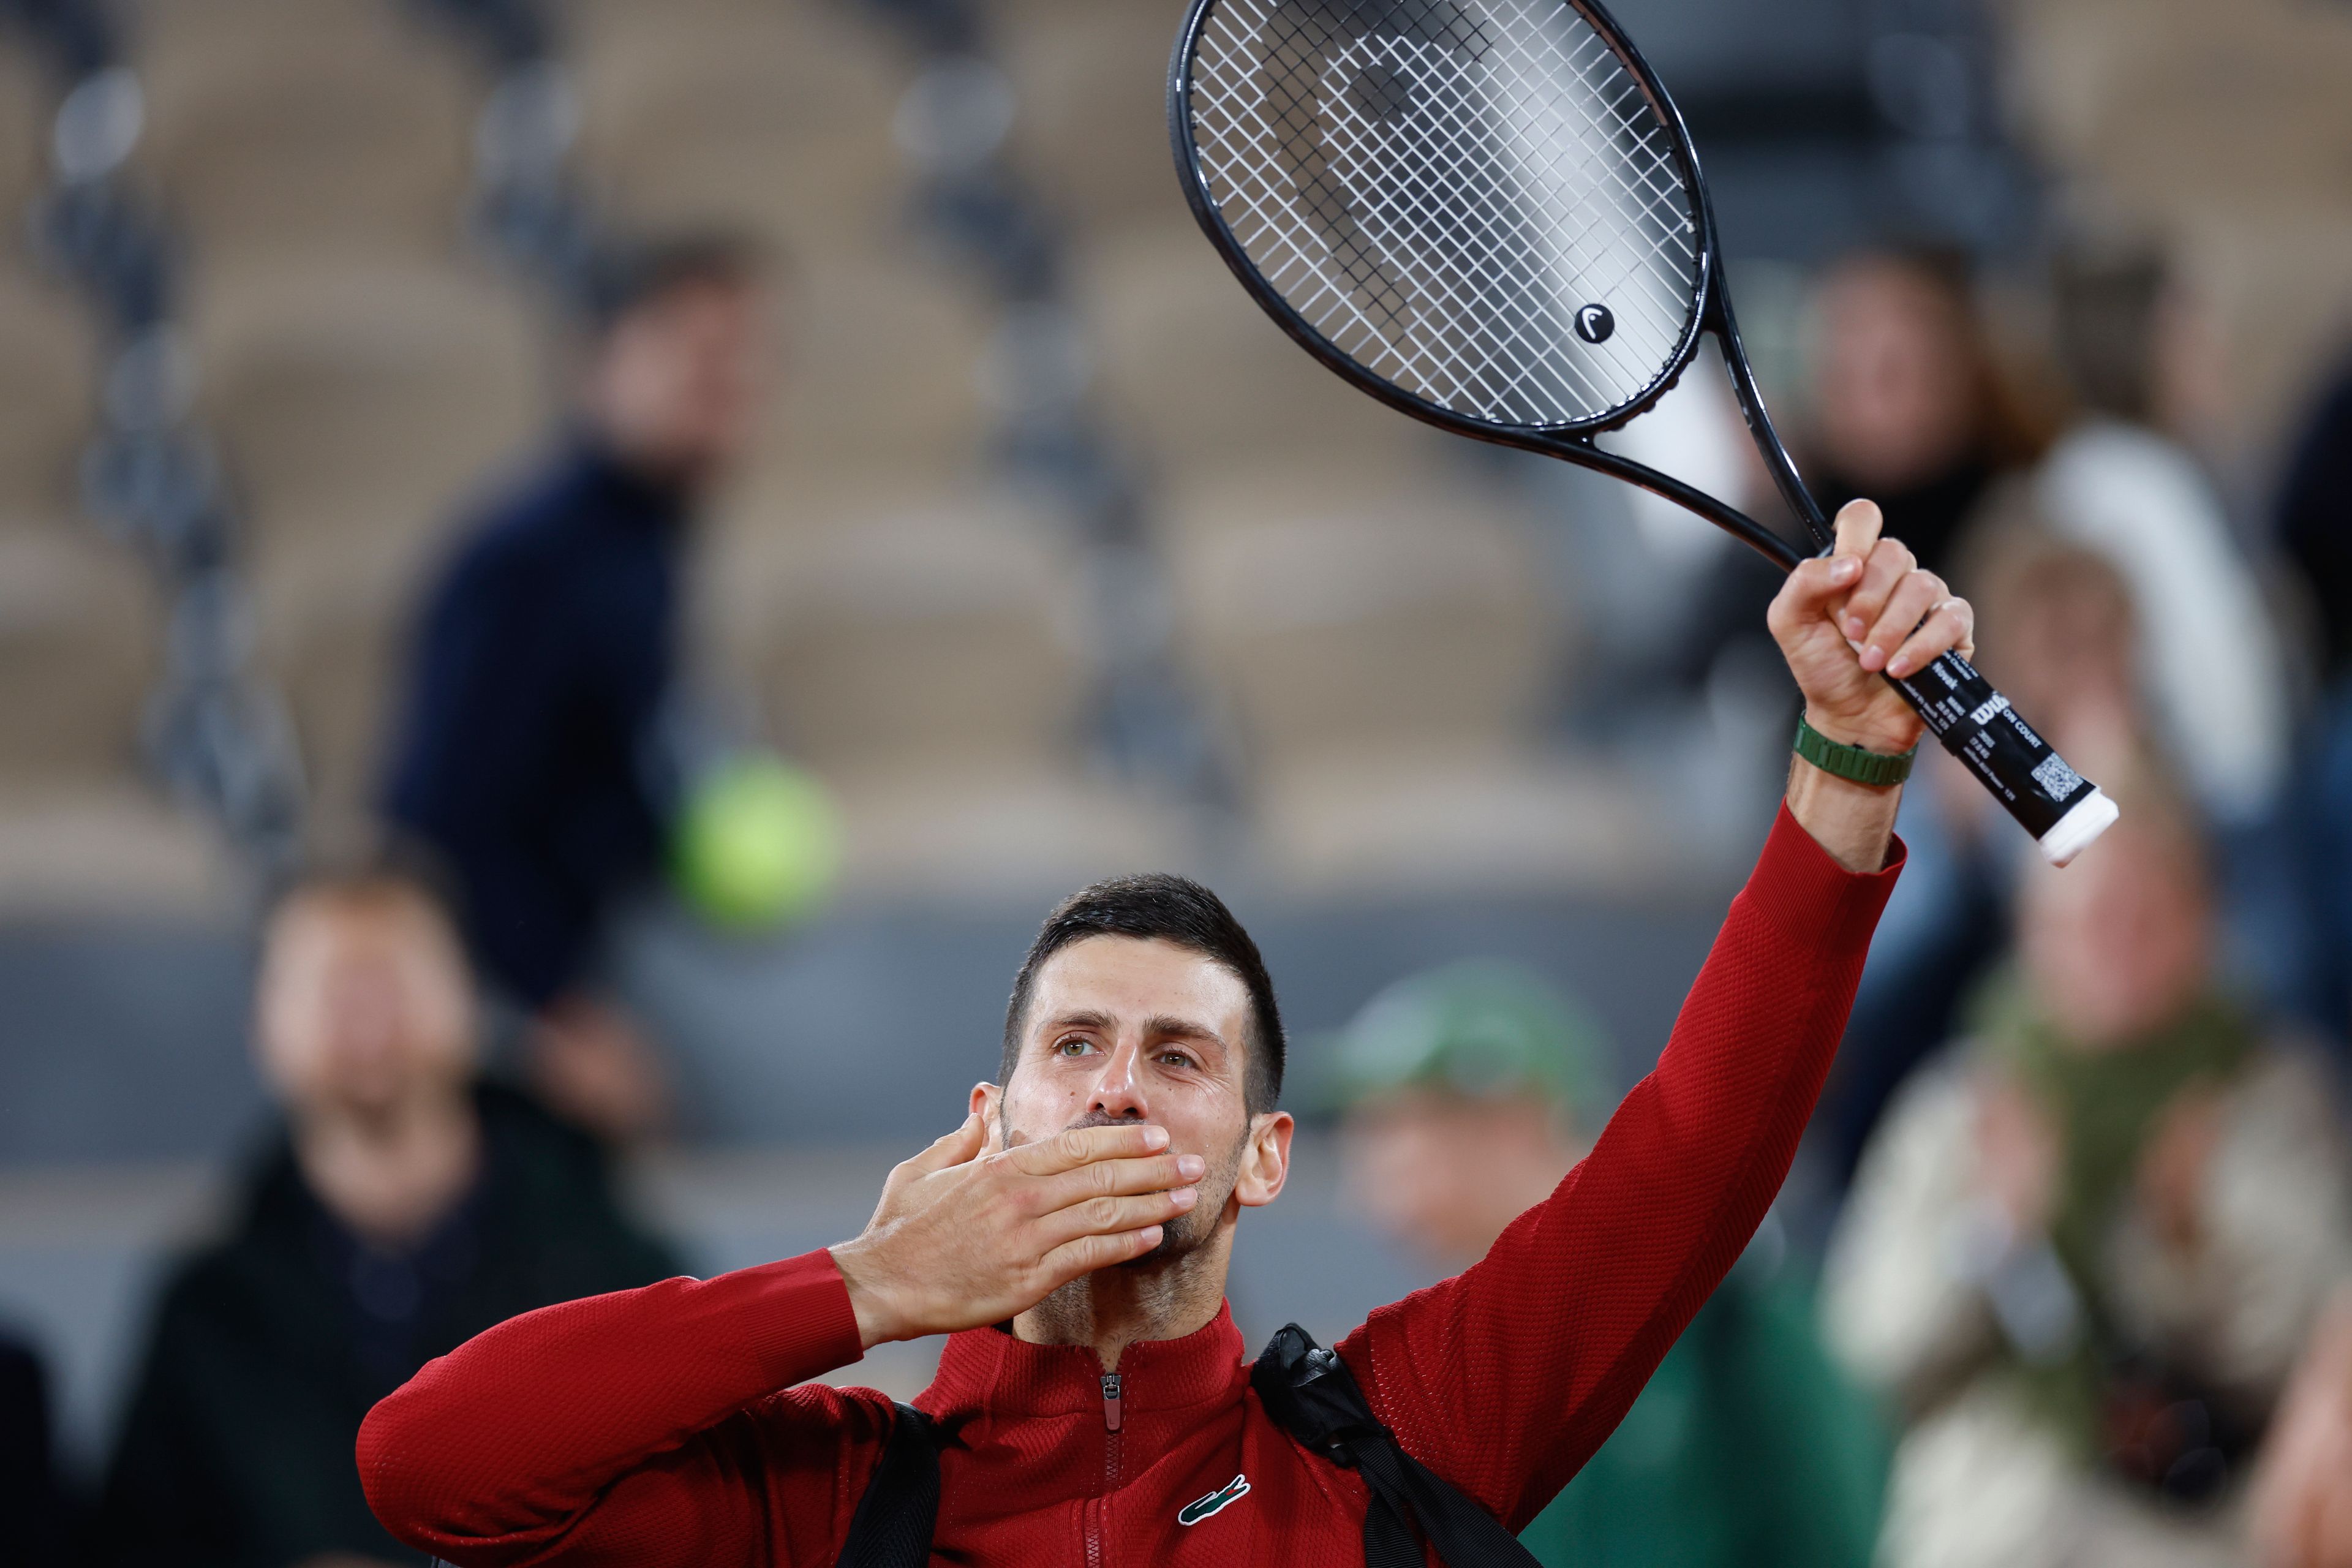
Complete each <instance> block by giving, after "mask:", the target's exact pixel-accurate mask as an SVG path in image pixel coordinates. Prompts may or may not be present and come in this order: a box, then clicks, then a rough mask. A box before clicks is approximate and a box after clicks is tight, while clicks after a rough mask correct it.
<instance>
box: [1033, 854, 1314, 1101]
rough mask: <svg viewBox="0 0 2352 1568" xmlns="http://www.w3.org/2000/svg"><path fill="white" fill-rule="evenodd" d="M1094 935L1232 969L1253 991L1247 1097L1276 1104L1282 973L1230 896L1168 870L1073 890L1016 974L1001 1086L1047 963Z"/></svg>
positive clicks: (1245, 1064)
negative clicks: (1274, 972) (1277, 981)
mask: <svg viewBox="0 0 2352 1568" xmlns="http://www.w3.org/2000/svg"><path fill="white" fill-rule="evenodd" d="M1090 936H1126V937H1134V938H1136V939H1138V940H1139V941H1153V940H1157V941H1160V942H1174V943H1175V944H1176V945H1177V946H1179V947H1182V948H1189V949H1191V950H1192V952H1197V953H1200V954H1201V955H1202V956H1203V957H1205V958H1209V959H1212V960H1214V961H1215V962H1216V963H1221V964H1223V966H1224V967H1225V968H1226V969H1228V970H1230V971H1231V972H1232V973H1233V974H1234V978H1235V979H1237V980H1239V981H1240V982H1241V983H1242V985H1243V988H1244V989H1245V990H1246V991H1248V993H1249V999H1250V1027H1249V1038H1248V1039H1247V1040H1245V1041H1244V1043H1243V1064H1242V1103H1243V1106H1244V1109H1245V1110H1247V1111H1248V1113H1249V1114H1250V1115H1253V1116H1255V1115H1256V1114H1258V1113H1259V1112H1260V1111H1265V1110H1273V1109H1274V1107H1275V1103H1276V1101H1277V1100H1280V1099H1281V1098H1282V1059H1283V1048H1284V1047H1283V1035H1282V1012H1281V1009H1280V1008H1278V1007H1277V1006H1276V1005H1275V1000H1274V979H1273V977H1272V976H1271V975H1269V974H1267V973H1266V972H1265V959H1263V958H1261V957H1259V956H1258V951H1257V943H1255V942H1252V941H1251V940H1250V934H1249V932H1248V931H1244V930H1243V929H1242V922H1241V921H1237V920H1235V919H1234V912H1233V911H1232V910H1229V909H1227V908H1225V904H1224V900H1222V899H1220V898H1218V897H1217V895H1216V894H1214V893H1213V892H1211V891H1209V889H1206V888H1204V887H1202V886H1201V884H1200V883H1198V882H1195V881H1192V880H1191V879H1187V878H1183V877H1177V876H1171V875H1169V874H1168V873H1166V872H1160V871H1155V872H1149V873H1146V874H1144V875H1142V876H1137V877H1113V878H1111V879H1109V880H1108V881H1103V882H1097V883H1096V884H1095V885H1094V886H1093V887H1091V888H1085V889H1080V890H1079V891H1077V892H1075V893H1072V894H1071V895H1070V896H1069V897H1068V898H1066V899H1064V900H1062V901H1061V903H1060V904H1059V905H1058V906H1056V907H1055V910H1054V912H1053V913H1052V914H1049V915H1047V916H1046V917H1045V924H1044V925H1043V926H1041V927H1039V928H1038V931H1037V939H1036V940H1035V941H1034V942H1031V943H1030V944H1029V956H1028V957H1026V958H1024V959H1023V960H1022V961H1021V973H1019V974H1017V975H1015V976H1014V977H1013V999H1012V1001H1011V1002H1009V1003H1007V1004H1006V1005H1005V1008H1004V1059H1003V1062H1002V1063H1001V1064H1000V1065H999V1067H998V1069H997V1082H998V1083H999V1084H1000V1085H1003V1084H1009V1083H1011V1082H1012V1081H1013V1068H1014V1066H1015V1065H1016V1064H1017V1063H1018V1062H1019V1061H1020V1059H1021V1032H1022V1029H1023V1028H1024V1026H1025V1025H1026V1023H1027V1021H1028V1013H1029V997H1030V994H1031V993H1032V992H1033V991H1034V990H1035V989H1036V985H1037V972H1038V971H1039V970H1040V969H1043V968H1044V967H1045V961H1046V960H1047V959H1049V958H1051V957H1053V956H1054V955H1055V953H1057V952H1061V951H1062V949H1064V948H1066V947H1067V946H1069V945H1070V944H1071V943H1072V942H1082V941H1084V940H1085V939H1086V938H1087V937H1090Z"/></svg>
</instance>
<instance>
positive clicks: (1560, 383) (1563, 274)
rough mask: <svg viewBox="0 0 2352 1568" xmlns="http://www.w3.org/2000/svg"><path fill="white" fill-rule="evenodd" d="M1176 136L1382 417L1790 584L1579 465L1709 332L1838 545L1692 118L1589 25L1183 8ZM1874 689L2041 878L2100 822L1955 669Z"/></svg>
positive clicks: (1361, 11) (1746, 412) (1325, 9)
mask: <svg viewBox="0 0 2352 1568" xmlns="http://www.w3.org/2000/svg"><path fill="white" fill-rule="evenodd" d="M1168 130H1169V136H1170V139H1171V142H1173V144H1174V148H1175V153H1176V166H1177V171H1178V174H1180V175H1181V178H1182V181H1183V185H1184V195H1185V199H1186V200H1187V201H1189V202H1190V203H1191V204H1192V213H1193V216H1195V217H1197V218H1198V219H1200V223H1201V227H1202V229H1203V230H1204V231H1205V232H1206V233H1207V235H1208V237H1209V239H1210V242H1211V243H1212V244H1213V245H1214V246H1215V247H1217V250H1218V253H1219V254H1220V255H1222V256H1223V258H1225V261H1226V264H1227V265H1228V266H1230V267H1232V268H1233V269H1234V276H1235V277H1237V278H1239V279H1241V281H1242V285H1243V287H1244V288H1245V289H1248V290H1249V292H1250V295H1251V297H1252V298H1253V299H1255V300H1257V302H1258V303H1259V304H1260V305H1262V306H1264V307H1265V311H1266V313H1267V314H1268V315H1270V316H1272V317H1273V318H1274V319H1275V321H1276V322H1277V323H1278V324H1279V325H1280V326H1281V327H1282V329H1283V330H1284V331H1287V332H1288V333H1289V334H1290V335H1291V336H1292V337H1293V338H1296V339H1297V341H1298V342H1299V343H1300V344H1302V345H1303V346H1304V347H1305V348H1306V349H1307V352H1308V353H1312V354H1314V355H1315V357H1316V358H1318V359H1319V360H1321V361H1322V362H1323V363H1325V364H1327V365H1328V366H1329V367H1330V368H1331V369H1333V370H1334V371H1337V372H1338V373H1339V374H1340V375H1342V376H1344V377H1346V378H1347V379H1348V380H1349V381H1350V382H1353V383H1354V384H1356V385H1357V386H1359V387H1361V388H1362V389H1363V390H1364V391H1366V392H1369V393H1370V394H1371V395H1373V396H1374V397H1377V398H1379V399H1380V400H1381V402H1383V403H1386V404H1389V405H1391V406H1393V407H1396V408H1400V409H1402V410H1403V411H1404V412H1405V413H1407V414H1410V415H1412V416H1414V417H1415V418H1417V419H1423V420H1426V421H1428V422H1429V423H1430V424H1432V425H1435V426H1439V427H1440V428H1442V429H1446V430H1451V431H1453V432H1454V433H1455V434H1457V435H1463V436H1470V437H1476V438H1477V439H1479V440H1483V441H1493V442H1497V443H1500V444H1501V445H1504V446H1507V447H1521V448H1524V449H1526V450H1528V451H1531V452H1541V453H1543V454H1545V455H1546V456H1548V457H1553V458H1564V459H1566V460H1567V461H1569V462H1571V463H1578V464H1580V465H1582V466H1583V467H1585V468H1595V469H1598V470H1600V471H1601V472H1602V473H1605V474H1612V475H1614V476H1616V477H1617V478H1619V479H1625V480H1629V481H1631V482H1632V483H1633V484H1637V485H1640V486H1641V487H1643V489H1648V490H1651V491H1654V493H1656V494H1658V495H1661V496H1664V497H1665V498H1666V499H1667V500H1672V501H1675V502H1676V503H1677V504H1679V505H1681V506H1684V507H1687V508H1688V509H1689V510H1692V511H1694V512H1696V513H1697V514H1698V515H1699V516H1701V517H1703V518H1705V519H1706V520H1707V521H1709V522H1712V523H1714V524H1716V525H1717V527H1719V528H1722V529H1725V530H1727V531H1729V532H1730V533H1732V534H1733V535H1734V536H1735V537H1737V538H1738V539H1739V540H1740V541H1741V542H1743V543H1746V544H1748V545H1749V546H1751V547H1753V548H1754V549H1756V550H1758V551H1759V552H1762V553H1763V554H1764V555H1765V556H1766V557H1767V558H1769V560H1771V561H1773V562H1774V563H1777V564H1779V565H1780V568H1781V569H1782V570H1783V571H1787V570H1791V569H1793V568H1794V567H1795V566H1796V565H1797V564H1798V563H1799V562H1801V560H1803V559H1804V554H1803V553H1802V552H1800V551H1799V549H1798V548H1797V547H1796V546H1795V545H1793V544H1791V543H1790V542H1788V541H1787V540H1785V539H1783V538H1781V537H1780V535H1779V534H1777V533H1775V532H1774V531H1772V530H1770V529H1769V528H1766V527H1764V526H1763V525H1761V524H1760V523H1759V522H1757V521H1755V520H1754V519H1753V518H1750V517H1748V516H1747V515H1746V514H1745V513H1743V512H1741V511H1739V510H1738V509H1737V508H1734V507H1731V506H1728V505H1726V504H1725V503H1724V502H1723V501H1721V500H1717V499H1716V498H1715V497H1713V496H1710V495H1707V494H1706V493H1705V492H1703V491H1701V490H1697V489H1693V488H1692V487H1690V486H1688V485H1685V484H1684V483H1682V482H1681V481H1680V480H1678V479H1675V478H1673V477H1672V476H1671V475H1667V474H1664V473H1661V472H1659V471H1658V470H1657V469H1655V468H1649V467H1646V466H1645V465H1643V464H1641V463H1637V462H1634V461H1633V460H1631V459H1629V458H1623V457H1621V456H1618V455H1617V454H1615V453H1612V452H1607V451H1604V450H1602V449H1601V447H1599V446H1598V445H1596V444H1595V442H1594V437H1597V436H1600V435H1601V434H1603V433H1604V432H1607V431H1610V430H1614V429H1616V428H1618V427H1619V426H1622V425H1624V424H1625V423H1627V422H1628V421H1630V420H1632V419H1633V418H1635V417H1637V416H1640V415H1642V414H1643V413H1645V412H1647V411H1648V410H1649V409H1650V408H1652V407H1653V406H1654V405H1656V403H1657V401H1658V399H1659V398H1661V397H1663V396H1664V395H1665V394H1666V393H1667V391H1668V390H1669V389H1671V388H1672V387H1673V386H1674V384H1675V381H1676V380H1677V379H1678V378H1679V377H1680V376H1681V375H1682V374H1683V372H1684V371H1685V369H1687V368H1688V367H1689V365H1690V363H1691V360H1692V358H1693V356H1695V355H1696V353H1697V352H1698V346H1699V339H1700V337H1701V336H1702V335H1703V334H1707V333H1712V334H1713V335H1714V337H1715V338H1716V340H1717V342H1718V344H1719V345H1720V346H1721V349H1722V353H1723V363H1724V364H1725V366H1726V367H1727V369H1728V371H1729V373H1730V376H1731V384H1732V390H1733V392H1734V393H1735V394H1736V395H1738V400H1739V406H1740V411H1741V413H1742V415H1743V416H1745V417H1746V419H1747V422H1748V432H1749V434H1750V435H1752V436H1753V437H1755V441H1756V446H1757V449H1758V450H1759V452H1761V453H1762V454H1763V458H1764V464H1765V467H1766V468H1768V469H1769V470H1770V472H1771V475H1772V479H1773V481H1774V483H1775V484H1776V485H1777V486H1778V487H1779V489H1780V494H1781V495H1782V496H1783V497H1784V498H1785V499H1786V500H1787V501H1788V504H1789V509H1790V511H1792V512H1793V513H1794V514H1795V515H1796V516H1797V517H1798V519H1800V520H1801V521H1802V522H1803V524H1804V527H1805V531H1806V532H1807V534H1808V535H1810V537H1811V543H1812V546H1813V547H1814V549H1815V550H1817V551H1818V550H1826V549H1828V548H1829V547H1830V546H1831V545H1832V542H1833V539H1834V536H1833V533H1832V529H1831V524H1830V520H1829V518H1828V517H1827V516H1826V515H1824V513H1823V512H1822V508H1821V504H1820V503H1819V502H1818V501H1816V500H1814V499H1813V497H1812V494H1811V492H1810V491H1809V490H1807V489H1805V484H1804V480H1803V479H1801V477H1800V476H1799V475H1798V473H1797V468H1796V465H1795V464H1794V463H1792V462H1791V461H1790V458H1789V453H1788V449H1787V448H1786V447H1783V446H1782V445H1781V444H1780V437H1778V436H1776V435H1774V434H1773V430H1772V421H1771V419H1770V418H1769V416H1767V415H1766V414H1765V411H1764V404H1763V400H1762V398H1761V397H1760V396H1759V395H1758V393H1757V390H1756V378H1755V375H1754V374H1753V373H1752V372H1751V371H1750V370H1749V368H1748V356H1747V354H1746V353H1745V352H1744V351H1743V350H1742V349H1741V347H1740V343H1739V330H1738V326H1737V325H1735V324H1734V322H1733V321H1732V315H1731V299H1730V296H1729V294H1728V293H1727V291H1726V289H1725V288H1724V278H1723V261H1722V255H1721V251H1720V249H1719V247H1718V246H1717V240H1716V233H1715V216H1714V213H1713V211H1712V210H1711V207H1710V205H1709V203H1708V200H1707V194H1706V184H1705V182H1703V181H1702V180H1701V179H1700V177H1699V170H1698V160H1697V158H1696V155H1695V154H1694V153H1692V151H1691V144H1690V137H1689V134H1688V133H1687V132H1685V130H1684V128H1683V122H1682V117H1681V115H1680V114H1678V113H1677V112H1676V111H1675V106H1674V104H1673V101H1672V100H1669V99H1668V98H1667V97H1666V92H1665V89H1664V87H1662V86H1660V85H1659V82H1658V79H1657V78H1656V76H1655V75H1654V73H1653V72H1652V71H1651V69H1650V68H1649V67H1648V65H1647V64H1645V63H1644V62H1643V59H1642V57H1641V55H1640V54H1639V53H1637V52H1636V51H1635V49H1634V47H1633V44H1632V43H1631V42H1630V41H1628V40H1627V38H1626V37H1625V35H1624V34H1623V33H1622V31H1621V30H1619V28H1618V26H1617V24H1616V23H1615V22H1614V21H1612V19H1611V18H1610V16H1609V15H1608V13H1607V12H1605V11H1604V10H1602V9H1601V6H1600V5H1598V4H1596V3H1594V0H1193V5H1192V10H1191V13H1190V14H1189V15H1188V16H1186V17H1185V19H1184V26H1183V30H1182V31H1181V33H1180V34H1179V35H1178V36H1177V39H1176V51H1175V56H1174V58H1173V59H1172V60H1171V62H1170V64H1169V68H1168ZM1889 679H1890V680H1891V681H1892V684H1893V685H1894V686H1895V689H1897V690H1898V691H1900V692H1901V693H1902V694H1903V697H1904V700H1906V701H1907V702H1909V703H1910V704H1911V706H1912V707H1913V708H1914V709H1916V710H1918V713H1919V715H1920V717H1921V718H1922V719H1923V720H1925V721H1926V722H1927V728H1928V730H1929V731H1931V732H1933V733H1934V734H1935V736H1936V738H1937V740H1938V741H1940V742H1942V743H1943V745H1944V748H1945V749H1946V750H1947V751H1948V752H1951V753H1952V754H1953V755H1954V756H1956V757H1958V758H1959V759H1960V761H1961V762H1962V763H1966V764H1967V765H1968V767H1969V769H1970V770H1971V771H1972V772H1973V773H1976V775H1977V776H1978V777H1979V779H1981V780H1983V781H1984V784H1985V785H1986V787H1987V788H1989V789H1990V790H1991V791H1992V793H1993V794H1994V795H1995V796H1996V797H1998V798H1999V799H2000V802H2001V804H2002V805H2004V806H2006V807H2007V808H2008V809H2009V812H2010V815H2011V816H2014V817H2016V818H2017V820H2018V821H2019V823H2021V825H2022V826H2024V827H2025V829H2026V831H2027V832H2029V833H2031V834H2032V836H2033V837H2034V838H2035V840H2036V841H2037V842H2038V843H2039V844H2040V845H2041V847H2042V853H2043V855H2044V856H2046V857H2047V858H2049V859H2050V860H2051V862H2052V863H2053V864H2055V865H2060V866H2063V865H2064V864H2065V863H2066V862H2067V861H2069V860H2071V859H2073V858H2074V856H2075V855H2077V854H2078V853H2080V852H2081V851H2082V849H2083V848H2084V846H2086V845H2088V844H2089V843H2090V842H2091V841H2092V840H2093V839H2095V838H2096V837H2098V836H2099V835H2100V833H2102V832H2104V831H2105V828H2106V826H2107V825H2108V824H2109V823H2111V822H2113V821H2114V820H2115V818H2116V807H2115V805H2114V803H2113V802H2112V801H2111V800H2109V799H2108V797H2107V796H2106V795H2104V794H2102V793H2101V792H2100V791H2099V789H2098V787H2097V786H2096V785H2095V784H2092V783H2091V782H2090V781H2088V780H2087V779H2084V777H2082V776H2081V775H2080V774H2079V773H2075V772H2074V769H2072V768H2070V767H2068V766H2067V765H2066V763H2065V762H2064V761H2063V759H2062V758H2061V757H2059V755H2058V754H2057V752H2054V751H2053V750H2052V748H2051V747H2050V746H2049V744H2048V743H2047V742H2044V741H2043V740H2042V737H2041V736H2040V735H2039V734H2038V733H2036V732H2035V731H2034V730H2033V728H2032V726H2031V725H2030V724H2028V723H2027V722H2026V721H2025V720H2024V719H2023V718H2022V717H2021V715H2019V714H2018V712H2017V711H2016V710H2014V709H2012V708H2011V706H2010V705H2009V700H2008V699H2007V698H2005V697H2003V696H2001V695H2000V693H1999V692H1998V691H1995V690H1994V689H1992V687H1991V685H1990V683H1989V682H1987V681H1986V680H1985V679H1984V678H1983V677H1982V676H1980V675H1979V674H1978V673H1977V672H1976V670H1975V669H1974V668H1972V667H1971V666H1970V665H1969V662H1968V661H1967V660H1966V659H1964V658H1960V657H1959V656H1958V654H1957V653H1947V654H1945V655H1943V656H1942V657H1941V658H1937V660H1936V661H1935V662H1934V663H1932V664H1930V665H1928V666H1927V667H1926V668H1922V669H1920V670H1919V671H1917V672H1916V674H1913V675H1911V676H1909V677H1906V678H1905V679H1893V678H1891V677H1890V678H1889Z"/></svg>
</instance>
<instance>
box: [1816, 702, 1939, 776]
mask: <svg viewBox="0 0 2352 1568" xmlns="http://www.w3.org/2000/svg"><path fill="white" fill-rule="evenodd" d="M1797 755H1799V756H1801V757H1802V758H1804V759H1805V761H1807V762H1809V763H1812V764H1813V766H1815V767H1817V768H1819V769H1821V770H1822V772H1823V773H1829V774H1832V775H1833V776H1834V777H1837V778H1842V779H1851V780H1852V781H1853V783H1855V784H1868V785H1870V786H1871V787H1872V788H1874V789H1886V788H1890V787H1892V786H1893V785H1895V784H1901V783H1902V782H1903V781H1904V780H1905V779H1907V778H1909V777H1910V776H1911V763H1913V761H1914V760H1915V759H1916V758H1917V757H1918V755H1919V748H1918V747H1917V746H1916V745H1915V746H1913V747H1912V748H1911V749H1910V750H1909V751H1907V752H1903V753H1902V754H1901V755H1900V756H1889V755H1887V754H1886V753H1885V752H1873V751H1867V750H1864V748H1863V747H1860V746H1842V745H1840V744H1838V743H1837V742H1835V741H1832V740H1831V739H1830V738H1829V737H1828V736H1827V735H1824V734H1822V732H1821V731H1819V730H1816V729H1814V728H1813V727H1812V726H1811V724H1808V723H1806V722H1805V721H1804V719H1803V717H1802V716H1801V715H1800V716H1799V718H1798V720H1797Z"/></svg>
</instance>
